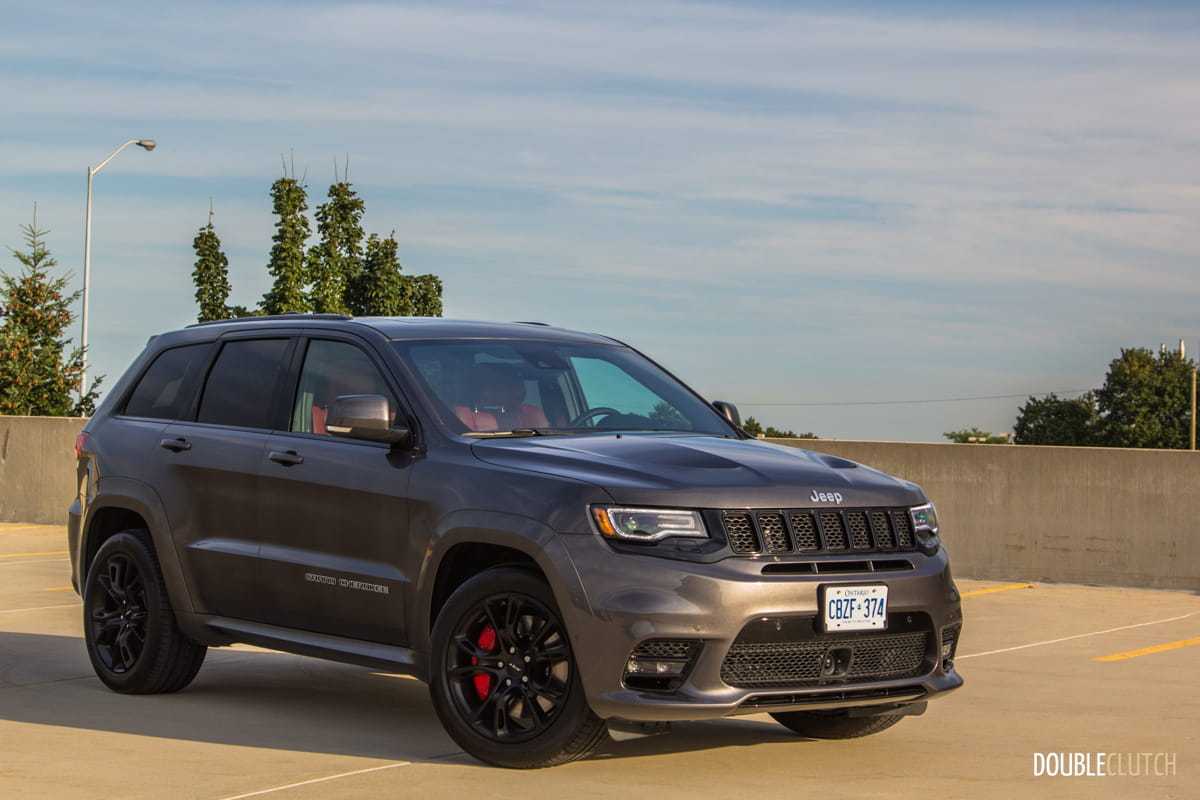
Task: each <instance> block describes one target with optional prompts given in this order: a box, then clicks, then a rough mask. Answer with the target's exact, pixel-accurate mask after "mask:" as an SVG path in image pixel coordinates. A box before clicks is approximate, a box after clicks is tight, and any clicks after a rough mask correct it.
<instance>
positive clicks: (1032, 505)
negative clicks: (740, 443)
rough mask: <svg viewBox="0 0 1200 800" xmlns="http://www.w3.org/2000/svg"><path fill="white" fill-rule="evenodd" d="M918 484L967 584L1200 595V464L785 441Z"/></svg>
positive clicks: (1106, 453) (1017, 449) (1071, 453)
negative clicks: (1050, 584)
mask: <svg viewBox="0 0 1200 800" xmlns="http://www.w3.org/2000/svg"><path fill="white" fill-rule="evenodd" d="M774 441H776V442H777V443H779V444H788V445H792V446H797V447H806V448H809V449H812V450H819V451H821V452H825V453H831V454H833V455H838V456H841V457H843V458H848V459H850V460H852V461H858V462H860V463H863V464H866V465H868V466H872V467H875V468H877V469H881V470H883V471H884V472H889V473H892V474H894V475H899V476H901V477H903V478H907V479H908V480H911V481H915V482H916V483H919V484H920V485H921V486H922V487H923V488H924V489H925V492H926V494H928V495H929V497H930V499H932V500H933V501H934V502H935V503H936V504H937V510H938V517H939V519H940V523H941V527H942V536H943V541H944V542H945V543H946V546H947V548H948V549H949V551H950V556H951V559H952V563H953V567H954V572H955V574H956V575H959V576H962V577H972V578H995V579H1001V580H1045V581H1064V582H1071V583H1094V584H1109V585H1118V586H1141V587H1151V588H1161V589H1192V590H1196V589H1200V454H1198V453H1190V452H1186V451H1178V450H1125V449H1116V448H1099V447H1031V446H1026V445H965V444H910V443H899V442H856V441H838V440H824V439H820V440H815V441H813V440H803V441H797V440H792V441H788V440H783V439H778V440H774Z"/></svg>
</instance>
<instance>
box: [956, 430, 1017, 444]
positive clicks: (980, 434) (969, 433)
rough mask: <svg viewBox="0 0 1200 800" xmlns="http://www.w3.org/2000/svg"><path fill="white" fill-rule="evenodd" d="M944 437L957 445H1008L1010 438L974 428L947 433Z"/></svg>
mask: <svg viewBox="0 0 1200 800" xmlns="http://www.w3.org/2000/svg"><path fill="white" fill-rule="evenodd" d="M942 436H945V437H946V438H947V439H949V440H950V441H952V442H954V443H955V444H1008V436H1006V435H1004V434H995V433H992V432H991V431H984V430H980V429H979V428H976V427H973V426H972V427H970V428H963V429H961V430H957V431H946V432H945V433H943V434H942Z"/></svg>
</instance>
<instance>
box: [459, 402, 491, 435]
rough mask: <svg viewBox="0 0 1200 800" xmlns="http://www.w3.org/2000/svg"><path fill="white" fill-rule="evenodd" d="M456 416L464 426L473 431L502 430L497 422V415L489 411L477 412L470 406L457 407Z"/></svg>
mask: <svg viewBox="0 0 1200 800" xmlns="http://www.w3.org/2000/svg"><path fill="white" fill-rule="evenodd" d="M454 415H455V416H456V417H458V419H459V421H460V422H462V424H463V425H466V426H467V428H469V429H470V430H473V431H498V430H500V425H499V423H497V422H496V415H495V414H492V413H489V412H487V411H476V410H475V409H473V408H471V407H470V406H455V407H454Z"/></svg>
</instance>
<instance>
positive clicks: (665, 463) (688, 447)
mask: <svg viewBox="0 0 1200 800" xmlns="http://www.w3.org/2000/svg"><path fill="white" fill-rule="evenodd" d="M471 449H472V451H473V452H474V453H475V456H476V457H477V458H479V459H480V460H482V461H485V462H487V463H489V464H495V465H497V466H502V467H511V468H514V469H521V470H528V471H533V472H539V473H544V474H548V475H559V476H562V477H564V478H569V479H571V480H576V481H584V482H586V483H590V484H592V485H594V486H599V487H601V488H602V489H604V490H606V491H607V492H608V493H609V494H610V495H612V497H613V500H615V501H616V502H618V503H626V504H630V505H634V504H642V505H659V506H662V505H677V506H684V507H689V508H801V507H805V506H818V505H829V504H830V503H829V501H828V500H820V499H813V493H814V492H821V493H826V494H830V493H835V492H836V493H837V494H840V495H841V497H842V503H841V505H843V506H846V507H854V506H903V505H919V504H920V503H922V502H924V494H923V493H922V492H921V489H920V488H919V487H918V486H917V485H916V484H913V483H910V482H908V481H902V480H900V479H898V478H893V477H891V476H890V475H886V474H884V473H882V472H879V471H878V470H874V469H871V468H869V467H864V466H862V465H860V464H856V463H854V462H853V461H847V460H846V459H843V458H838V457H837V456H831V455H827V454H825V453H816V452H813V451H811V450H802V449H800V448H797V447H788V446H785V445H776V444H768V443H767V442H761V441H758V440H746V439H742V440H739V439H722V438H719V437H715V436H692V435H661V434H657V435H656V434H629V433H623V434H619V435H618V434H611V435H603V434H590V435H585V436H553V437H550V436H547V437H529V438H520V439H485V440H481V441H478V442H475V443H473V444H472V447H471Z"/></svg>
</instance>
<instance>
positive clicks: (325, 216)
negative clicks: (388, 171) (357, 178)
mask: <svg viewBox="0 0 1200 800" xmlns="http://www.w3.org/2000/svg"><path fill="white" fill-rule="evenodd" d="M290 172H291V174H290V175H289V174H288V173H289V170H288V168H287V166H286V165H285V168H284V173H285V174H284V176H283V177H281V178H280V179H279V180H277V181H275V183H274V184H272V185H271V201H272V208H273V211H274V214H275V235H274V236H273V238H272V242H273V244H272V247H271V255H270V260H269V262H268V265H267V271H268V272H269V273H270V274H271V278H272V285H271V288H270V290H269V291H268V292H267V293H266V294H265V295H263V298H262V302H261V303H260V305H259V307H258V308H257V309H248V308H246V307H245V306H240V305H234V306H230V305H228V300H229V294H230V286H229V278H228V263H229V262H228V260H227V259H226V258H225V256H224V254H223V253H221V251H220V239H219V238H218V237H217V235H216V231H215V230H214V229H213V225H212V216H211V212H210V215H209V224H208V225H207V226H206V227H204V228H201V229H200V231H199V233H198V234H197V236H196V239H195V241H194V242H193V247H194V248H195V249H196V270H195V271H194V272H193V273H192V275H193V279H194V280H195V283H196V303H197V305H199V307H200V312H199V318H200V320H201V321H205V320H209V319H222V318H227V317H245V316H251V315H255V314H285V313H290V312H301V313H303V312H309V311H312V312H317V313H339V314H354V315H356V316H428V317H440V316H441V315H442V310H443V309H442V281H441V278H439V277H438V276H437V275H432V274H426V275H405V274H403V272H402V268H401V266H400V258H399V255H398V252H399V244H398V242H397V241H396V235H395V232H394V231H393V232H392V233H391V234H390V235H388V236H387V237H382V236H378V235H376V234H371V236H370V237H369V238H366V239H365V240H364V234H365V232H364V230H363V225H362V218H363V214H364V211H365V204H364V202H363V200H362V198H360V197H359V196H358V194H357V193H356V192H355V191H354V187H353V186H352V185H351V183H350V181H349V179H348V178H347V177H346V176H345V175H341V176H339V175H338V174H337V170H336V169H335V171H334V182H333V184H332V185H330V187H329V191H328V193H327V196H326V201H325V202H324V203H322V204H321V205H320V206H319V207H318V208H317V210H316V213H315V217H316V222H317V236H318V240H317V242H316V243H315V244H313V245H312V246H311V247H308V238H309V232H310V228H309V220H308V217H307V215H306V212H307V211H308V195H307V188H306V187H305V185H304V182H303V180H296V178H295V174H294V173H295V170H294V169H292V170H291V171H290ZM306 248H307V249H306Z"/></svg>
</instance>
